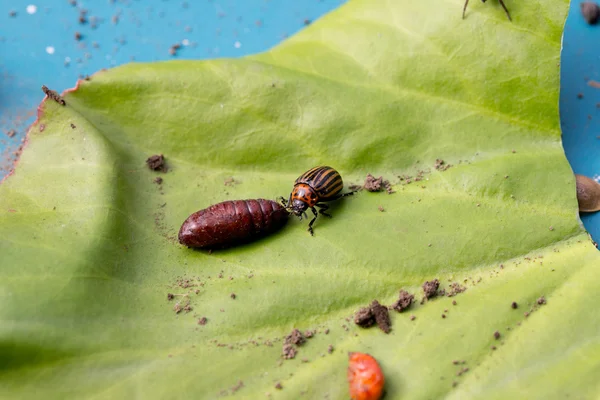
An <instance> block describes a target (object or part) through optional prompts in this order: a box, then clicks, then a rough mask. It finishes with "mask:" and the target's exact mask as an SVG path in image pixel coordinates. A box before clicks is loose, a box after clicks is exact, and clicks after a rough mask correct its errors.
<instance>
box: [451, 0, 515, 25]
mask: <svg viewBox="0 0 600 400" xmlns="http://www.w3.org/2000/svg"><path fill="white" fill-rule="evenodd" d="M486 1H487V0H481V2H482V3H485V2H486ZM498 2H499V3H500V5H501V6H502V8H503V9H504V12H505V13H506V16H507V17H508V20H509V21H511V22H512V18H511V17H510V12H509V11H508V8H506V4H504V0H498ZM468 4H469V0H465V5H464V6H463V13H462V17H463V19H465V12H466V11H467V5H468Z"/></svg>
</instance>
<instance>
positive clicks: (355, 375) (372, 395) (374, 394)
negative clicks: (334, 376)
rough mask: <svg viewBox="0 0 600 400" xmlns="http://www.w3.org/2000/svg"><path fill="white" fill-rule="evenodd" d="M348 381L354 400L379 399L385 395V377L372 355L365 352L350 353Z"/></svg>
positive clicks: (351, 396)
mask: <svg viewBox="0 0 600 400" xmlns="http://www.w3.org/2000/svg"><path fill="white" fill-rule="evenodd" d="M348 383H349V384H350V398H351V399H352V400H378V399H380V398H381V396H382V395H383V386H384V384H385V378H384V376H383V372H381V368H380V367H379V364H378V363H377V360H375V359H374V358H373V357H372V356H370V355H369V354H365V353H350V354H349V362H348Z"/></svg>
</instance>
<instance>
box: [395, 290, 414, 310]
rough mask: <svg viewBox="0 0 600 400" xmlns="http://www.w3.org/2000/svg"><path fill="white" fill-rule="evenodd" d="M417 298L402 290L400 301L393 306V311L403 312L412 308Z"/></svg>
mask: <svg viewBox="0 0 600 400" xmlns="http://www.w3.org/2000/svg"><path fill="white" fill-rule="evenodd" d="M414 299H415V296H413V295H412V294H410V293H408V292H407V291H406V290H400V295H399V296H398V300H397V301H396V302H395V303H394V304H392V306H391V307H392V309H394V310H396V311H398V312H402V311H404V310H406V309H408V308H409V307H410V305H411V304H412V302H413V300H414Z"/></svg>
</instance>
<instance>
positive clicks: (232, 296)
mask: <svg viewBox="0 0 600 400" xmlns="http://www.w3.org/2000/svg"><path fill="white" fill-rule="evenodd" d="M229 297H231V298H232V299H233V300H235V298H236V297H237V295H236V294H235V293H231V294H230V295H229Z"/></svg>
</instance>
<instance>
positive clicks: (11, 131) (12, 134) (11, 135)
mask: <svg viewBox="0 0 600 400" xmlns="http://www.w3.org/2000/svg"><path fill="white" fill-rule="evenodd" d="M16 134H17V131H15V130H14V129H11V130H9V131H8V132H6V136H8V137H9V138H11V137H14V136H15V135H16Z"/></svg>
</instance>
